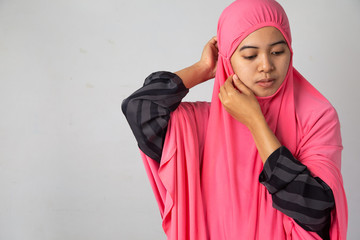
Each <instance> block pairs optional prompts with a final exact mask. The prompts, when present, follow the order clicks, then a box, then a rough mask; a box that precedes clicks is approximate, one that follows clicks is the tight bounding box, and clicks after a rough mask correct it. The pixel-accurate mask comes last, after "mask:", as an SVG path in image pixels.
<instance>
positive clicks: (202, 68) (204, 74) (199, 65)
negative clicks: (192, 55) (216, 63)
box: [193, 61, 212, 82]
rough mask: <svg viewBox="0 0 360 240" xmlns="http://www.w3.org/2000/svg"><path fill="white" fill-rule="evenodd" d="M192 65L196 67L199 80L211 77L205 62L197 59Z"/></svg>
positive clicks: (209, 69) (202, 80) (203, 80)
mask: <svg viewBox="0 0 360 240" xmlns="http://www.w3.org/2000/svg"><path fill="white" fill-rule="evenodd" d="M193 66H194V67H195V68H196V70H197V72H198V74H199V80H200V81H199V82H205V81H207V80H209V79H211V78H212V72H211V68H210V67H209V66H208V65H207V64H206V63H204V62H202V61H199V62H196V63H195V64H194V65H193Z"/></svg>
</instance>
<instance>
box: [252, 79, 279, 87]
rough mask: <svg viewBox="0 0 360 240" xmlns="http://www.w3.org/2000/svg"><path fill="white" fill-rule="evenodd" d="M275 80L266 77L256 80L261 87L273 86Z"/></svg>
mask: <svg viewBox="0 0 360 240" xmlns="http://www.w3.org/2000/svg"><path fill="white" fill-rule="evenodd" d="M274 82H275V79H274V78H265V79H261V80H259V81H257V82H256V84H257V85H259V86H260V87H264V88H268V87H271V86H272V85H273V84H274Z"/></svg>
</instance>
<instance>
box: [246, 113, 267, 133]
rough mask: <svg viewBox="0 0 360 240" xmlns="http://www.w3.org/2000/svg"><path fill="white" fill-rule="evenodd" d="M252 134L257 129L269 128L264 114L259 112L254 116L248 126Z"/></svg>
mask: <svg viewBox="0 0 360 240" xmlns="http://www.w3.org/2000/svg"><path fill="white" fill-rule="evenodd" d="M247 127H248V128H249V130H250V132H251V133H252V134H254V133H255V132H256V131H264V130H265V129H267V128H268V125H267V122H266V120H265V117H264V115H262V114H258V115H257V116H256V117H254V118H253V119H252V120H251V121H250V123H249V124H248V126H247Z"/></svg>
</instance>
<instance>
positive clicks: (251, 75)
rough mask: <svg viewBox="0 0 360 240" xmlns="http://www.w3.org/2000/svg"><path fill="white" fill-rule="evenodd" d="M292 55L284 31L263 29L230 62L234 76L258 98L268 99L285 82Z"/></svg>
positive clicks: (256, 32)
mask: <svg viewBox="0 0 360 240" xmlns="http://www.w3.org/2000/svg"><path fill="white" fill-rule="evenodd" d="M290 55H291V53H290V50H289V47H288V46H287V44H286V41H285V38H284V37H283V35H282V34H281V32H280V31H279V30H278V29H277V28H275V27H264V28H260V29H258V30H256V31H254V32H252V33H251V34H249V35H248V36H247V37H246V38H245V39H244V40H243V41H242V42H241V43H240V44H239V46H238V47H237V49H236V50H235V52H234V53H233V55H232V56H231V59H230V62H231V66H232V68H233V70H234V72H235V74H236V75H237V76H238V77H239V78H240V80H241V81H242V82H243V83H244V84H245V85H246V86H247V87H248V88H250V89H251V90H252V91H253V92H254V93H255V95H256V96H259V97H267V96H270V95H272V94H274V93H275V92H276V91H277V90H278V89H279V87H280V85H281V83H282V82H283V81H284V79H285V76H286V73H287V70H288V67H289V63H290V57H291V56H290Z"/></svg>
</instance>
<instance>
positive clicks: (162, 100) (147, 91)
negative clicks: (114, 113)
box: [121, 71, 189, 162]
mask: <svg viewBox="0 0 360 240" xmlns="http://www.w3.org/2000/svg"><path fill="white" fill-rule="evenodd" d="M188 92H189V89H187V88H186V87H185V85H184V84H183V82H182V80H181V78H180V77H179V76H177V75H176V74H174V73H171V72H165V71H159V72H154V73H152V74H150V75H149V76H148V77H147V78H146V79H145V82H144V85H143V86H142V87H141V88H140V89H138V90H137V91H136V92H134V93H133V94H131V95H130V96H129V97H128V98H126V99H125V100H124V101H123V102H122V104H121V108H122V111H123V113H124V115H125V117H126V119H127V121H128V123H129V125H130V128H131V130H132V131H133V133H134V135H135V138H136V140H137V142H138V146H139V148H140V149H141V151H143V152H144V153H145V154H146V155H147V156H149V157H150V158H152V159H154V160H156V161H158V162H160V159H161V153H162V148H163V144H164V140H165V135H166V130H167V125H168V121H169V119H170V113H171V112H172V111H174V110H175V109H176V108H177V107H178V106H179V104H180V102H181V100H182V99H183V98H184V97H185V96H186V94H187V93H188Z"/></svg>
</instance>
